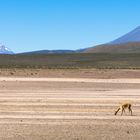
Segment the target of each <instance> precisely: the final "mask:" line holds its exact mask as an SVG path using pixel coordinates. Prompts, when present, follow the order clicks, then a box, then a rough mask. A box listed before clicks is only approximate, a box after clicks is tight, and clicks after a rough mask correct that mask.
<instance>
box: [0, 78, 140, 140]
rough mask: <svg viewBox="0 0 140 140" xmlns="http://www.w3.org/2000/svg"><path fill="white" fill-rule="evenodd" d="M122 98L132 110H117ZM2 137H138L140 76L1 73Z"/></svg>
mask: <svg viewBox="0 0 140 140" xmlns="http://www.w3.org/2000/svg"><path fill="white" fill-rule="evenodd" d="M123 102H130V103H132V104H133V108H132V109H133V116H130V115H129V113H128V112H127V111H126V114H124V116H120V113H119V114H118V116H114V111H115V110H116V108H117V107H118V106H119V104H121V103H123ZM0 130H1V131H0V140H139V139H140V133H139V130H140V79H138V78H137V79H135V78H133V79H130V78H127V79H125V78H123V79H91V78H89V77H86V78H83V77H80V78H64V77H63V78H26V77H24V78H21V77H20V78H19V77H16V78H10V77H9V78H6V77H1V78H0Z"/></svg>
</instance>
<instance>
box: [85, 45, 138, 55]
mask: <svg viewBox="0 0 140 140" xmlns="http://www.w3.org/2000/svg"><path fill="white" fill-rule="evenodd" d="M84 53H140V42H131V43H125V44H113V45H107V44H104V45H98V46H95V47H92V48H88V49H86V50H85V51H84Z"/></svg>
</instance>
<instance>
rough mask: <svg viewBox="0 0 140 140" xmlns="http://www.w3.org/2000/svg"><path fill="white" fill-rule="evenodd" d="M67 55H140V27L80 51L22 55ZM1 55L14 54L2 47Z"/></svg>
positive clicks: (56, 51) (40, 51) (38, 52)
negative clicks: (112, 39) (107, 41)
mask: <svg viewBox="0 0 140 140" xmlns="http://www.w3.org/2000/svg"><path fill="white" fill-rule="evenodd" d="M65 53H140V26H139V27H137V28H136V29H134V30H133V31H131V32H129V33H127V34H125V35H123V36H122V37H119V38H118V39H116V40H114V41H111V42H109V43H106V44H102V45H98V46H93V47H90V48H85V49H79V50H39V51H32V52H24V53H22V54H65ZM0 54H14V53H13V52H12V51H11V50H10V49H8V48H6V47H5V46H4V45H1V46H0Z"/></svg>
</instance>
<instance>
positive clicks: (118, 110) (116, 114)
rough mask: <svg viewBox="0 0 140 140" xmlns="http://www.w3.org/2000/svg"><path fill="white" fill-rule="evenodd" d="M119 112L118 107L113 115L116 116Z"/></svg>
mask: <svg viewBox="0 0 140 140" xmlns="http://www.w3.org/2000/svg"><path fill="white" fill-rule="evenodd" d="M119 110H120V107H119V108H118V109H117V111H115V114H114V115H117V113H118V112H119Z"/></svg>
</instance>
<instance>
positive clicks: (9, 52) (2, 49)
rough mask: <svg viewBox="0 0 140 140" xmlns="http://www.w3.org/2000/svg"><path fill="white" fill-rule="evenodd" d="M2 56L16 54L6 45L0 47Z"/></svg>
mask: <svg viewBox="0 0 140 140" xmlns="http://www.w3.org/2000/svg"><path fill="white" fill-rule="evenodd" d="M0 54H14V52H13V51H11V50H10V49H9V48H7V47H5V46H4V45H0Z"/></svg>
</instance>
